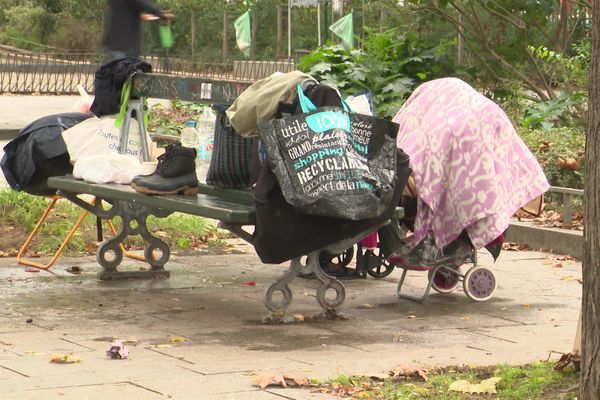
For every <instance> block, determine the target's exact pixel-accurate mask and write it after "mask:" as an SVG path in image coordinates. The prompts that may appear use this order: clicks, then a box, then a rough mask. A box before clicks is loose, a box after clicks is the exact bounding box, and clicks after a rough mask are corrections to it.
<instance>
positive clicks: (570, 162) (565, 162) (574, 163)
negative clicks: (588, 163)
mask: <svg viewBox="0 0 600 400" xmlns="http://www.w3.org/2000/svg"><path fill="white" fill-rule="evenodd" d="M557 164H558V166H559V167H560V168H562V169H568V170H571V171H577V170H578V169H579V160H576V159H574V158H559V159H558V161H557Z"/></svg>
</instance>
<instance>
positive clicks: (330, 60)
mask: <svg viewBox="0 0 600 400" xmlns="http://www.w3.org/2000/svg"><path fill="white" fill-rule="evenodd" d="M299 68H300V69H301V70H303V71H305V72H307V73H308V74H310V75H312V76H313V77H315V78H316V79H318V80H319V81H321V82H322V83H325V84H327V85H330V86H333V87H335V88H337V89H339V90H340V91H341V92H342V94H343V95H344V96H347V95H353V94H357V93H361V92H365V91H370V92H371V93H372V96H373V102H374V103H375V106H376V107H377V112H378V114H379V115H380V116H383V117H392V116H393V115H394V114H395V113H396V112H397V111H398V109H399V108H400V105H401V104H402V102H403V101H404V100H405V99H406V97H408V95H409V94H410V93H411V92H412V91H413V90H414V89H415V87H416V86H418V85H419V84H420V83H422V82H424V81H427V80H431V79H434V78H438V77H441V76H447V75H450V74H451V73H452V72H453V71H454V66H453V64H452V63H451V62H450V61H449V59H448V58H447V57H446V56H445V55H443V54H440V53H438V52H437V51H436V50H435V48H428V47H425V46H424V44H423V43H422V42H421V41H420V40H419V39H418V38H417V36H416V35H414V34H410V33H408V34H406V33H403V32H400V31H399V30H397V29H392V30H388V31H385V32H383V33H376V32H369V33H368V34H367V36H366V39H365V42H364V44H363V49H362V50H346V49H344V48H342V47H340V46H326V47H321V48H318V49H316V50H315V51H313V52H312V53H310V54H309V55H307V56H305V57H303V58H302V59H301V60H300V64H299Z"/></svg>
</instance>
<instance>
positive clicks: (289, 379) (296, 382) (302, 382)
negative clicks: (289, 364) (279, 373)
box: [283, 374, 310, 387]
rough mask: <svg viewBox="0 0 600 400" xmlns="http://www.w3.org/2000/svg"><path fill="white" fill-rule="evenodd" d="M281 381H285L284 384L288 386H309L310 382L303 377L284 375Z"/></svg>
mask: <svg viewBox="0 0 600 400" xmlns="http://www.w3.org/2000/svg"><path fill="white" fill-rule="evenodd" d="M283 379H285V383H287V385H288V386H292V387H293V386H310V381H309V380H308V378H307V377H305V376H301V375H295V374H285V375H283Z"/></svg>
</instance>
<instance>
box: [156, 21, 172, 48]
mask: <svg viewBox="0 0 600 400" xmlns="http://www.w3.org/2000/svg"><path fill="white" fill-rule="evenodd" d="M158 33H159V36H160V44H161V46H162V47H163V48H165V49H170V48H171V47H173V33H172V32H171V26H170V25H161V26H160V27H159V30H158Z"/></svg>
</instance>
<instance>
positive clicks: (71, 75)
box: [0, 46, 295, 94]
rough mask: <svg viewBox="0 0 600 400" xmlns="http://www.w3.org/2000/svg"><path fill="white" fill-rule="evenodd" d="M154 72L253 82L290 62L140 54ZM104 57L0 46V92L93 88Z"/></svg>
mask: <svg viewBox="0 0 600 400" xmlns="http://www.w3.org/2000/svg"><path fill="white" fill-rule="evenodd" d="M142 58H143V59H144V61H146V62H148V63H149V64H150V65H152V71H153V72H156V73H163V74H171V75H180V76H188V77H204V78H212V79H227V80H239V81H241V82H254V81H256V80H258V79H261V78H264V77H266V76H268V75H270V74H272V73H273V72H275V71H281V72H288V71H291V70H293V69H294V68H295V64H294V62H293V61H288V60H285V61H236V62H233V63H202V62H191V61H189V60H185V59H181V58H173V57H157V56H147V57H142ZM102 62H103V56H102V55H100V54H90V53H43V54H41V53H30V52H22V51H15V50H12V49H6V48H4V47H2V46H0V93H15V94H17V93H18V94H32V93H39V94H75V93H77V86H78V85H81V86H82V87H83V88H85V90H86V91H88V92H90V93H92V92H93V90H94V73H95V71H96V70H97V69H98V67H99V66H100V65H101V64H102Z"/></svg>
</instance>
